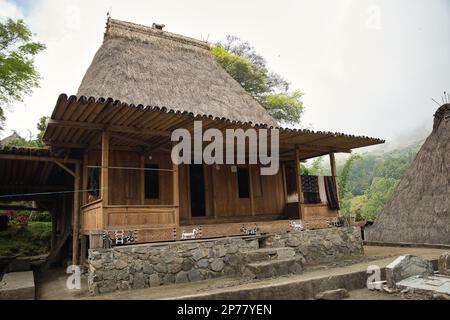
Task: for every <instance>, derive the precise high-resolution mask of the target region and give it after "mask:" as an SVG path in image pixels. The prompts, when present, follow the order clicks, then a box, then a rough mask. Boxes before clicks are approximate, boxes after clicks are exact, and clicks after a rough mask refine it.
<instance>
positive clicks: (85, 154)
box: [81, 152, 89, 205]
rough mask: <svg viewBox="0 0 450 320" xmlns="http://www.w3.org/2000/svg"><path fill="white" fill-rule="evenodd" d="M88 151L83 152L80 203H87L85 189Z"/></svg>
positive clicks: (86, 187) (86, 184) (86, 186)
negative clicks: (81, 195)
mask: <svg viewBox="0 0 450 320" xmlns="http://www.w3.org/2000/svg"><path fill="white" fill-rule="evenodd" d="M88 160H89V159H88V153H87V152H85V153H84V155H83V177H82V179H81V180H82V184H83V197H82V204H83V205H85V204H87V199H88V198H87V195H88V192H87V191H86V190H87V189H88V169H89V168H88Z"/></svg>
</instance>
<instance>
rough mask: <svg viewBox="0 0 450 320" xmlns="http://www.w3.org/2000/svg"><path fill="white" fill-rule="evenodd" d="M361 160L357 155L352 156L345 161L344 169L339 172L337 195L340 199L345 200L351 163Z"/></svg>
mask: <svg viewBox="0 0 450 320" xmlns="http://www.w3.org/2000/svg"><path fill="white" fill-rule="evenodd" d="M358 159H361V156H360V155H358V154H352V155H351V156H350V158H348V159H347V161H346V162H345V164H344V167H343V168H342V170H341V172H340V173H339V175H338V184H339V195H340V198H341V199H343V198H345V195H346V194H347V183H348V177H349V175H350V170H351V168H352V165H353V163H354V162H355V161H356V160H358Z"/></svg>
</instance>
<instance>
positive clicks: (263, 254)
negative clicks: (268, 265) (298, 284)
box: [241, 247, 295, 263]
mask: <svg viewBox="0 0 450 320" xmlns="http://www.w3.org/2000/svg"><path fill="white" fill-rule="evenodd" d="M241 255H242V260H243V262H244V263H252V262H259V261H268V260H280V259H290V258H294V257H295V251H294V249H293V248H289V247H282V248H260V249H255V250H249V251H244V252H242V253H241Z"/></svg>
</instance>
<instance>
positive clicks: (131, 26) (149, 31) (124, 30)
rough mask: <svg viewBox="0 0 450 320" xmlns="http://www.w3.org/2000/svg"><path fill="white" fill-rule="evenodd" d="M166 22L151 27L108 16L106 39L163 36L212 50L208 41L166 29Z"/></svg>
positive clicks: (187, 44) (138, 38)
mask: <svg viewBox="0 0 450 320" xmlns="http://www.w3.org/2000/svg"><path fill="white" fill-rule="evenodd" d="M164 27H165V25H164V24H161V23H155V22H154V23H153V24H152V26H151V27H148V26H144V25H140V24H136V23H131V22H127V21H121V20H116V19H112V18H108V21H107V22H106V31H105V39H107V38H114V37H123V38H128V39H131V40H138V41H142V42H148V41H149V40H151V39H150V38H154V37H157V38H163V39H167V40H171V41H173V42H176V43H179V44H183V45H185V46H193V47H197V48H202V49H205V50H208V51H209V50H210V49H211V48H210V46H209V44H208V42H206V41H201V40H197V39H194V38H190V37H186V36H183V35H180V34H176V33H172V32H168V31H164V30H163V28H164Z"/></svg>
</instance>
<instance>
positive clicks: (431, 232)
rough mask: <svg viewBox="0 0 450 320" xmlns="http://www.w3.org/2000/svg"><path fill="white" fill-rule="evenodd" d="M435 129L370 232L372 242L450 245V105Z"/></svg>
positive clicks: (438, 115)
mask: <svg viewBox="0 0 450 320" xmlns="http://www.w3.org/2000/svg"><path fill="white" fill-rule="evenodd" d="M434 117H435V118H434V127H433V131H432V133H431V134H430V136H429V137H428V138H427V140H426V141H425V143H424V144H423V146H422V148H421V149H420V150H419V153H418V154H417V156H416V158H415V160H414V162H413V163H412V165H411V167H410V168H409V169H408V171H407V172H406V173H405V175H404V176H403V178H402V180H401V181H400V183H399V185H398V186H397V188H396V190H395V192H394V194H393V196H392V198H391V200H390V201H389V203H388V204H387V205H386V207H385V208H384V210H383V212H382V213H381V214H380V215H379V217H378V218H377V220H376V221H375V223H374V225H373V226H372V228H371V229H370V231H369V232H368V240H370V241H382V242H411V243H432V244H450V104H445V105H443V106H441V107H440V108H439V109H438V110H437V112H436V113H435V116H434Z"/></svg>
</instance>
